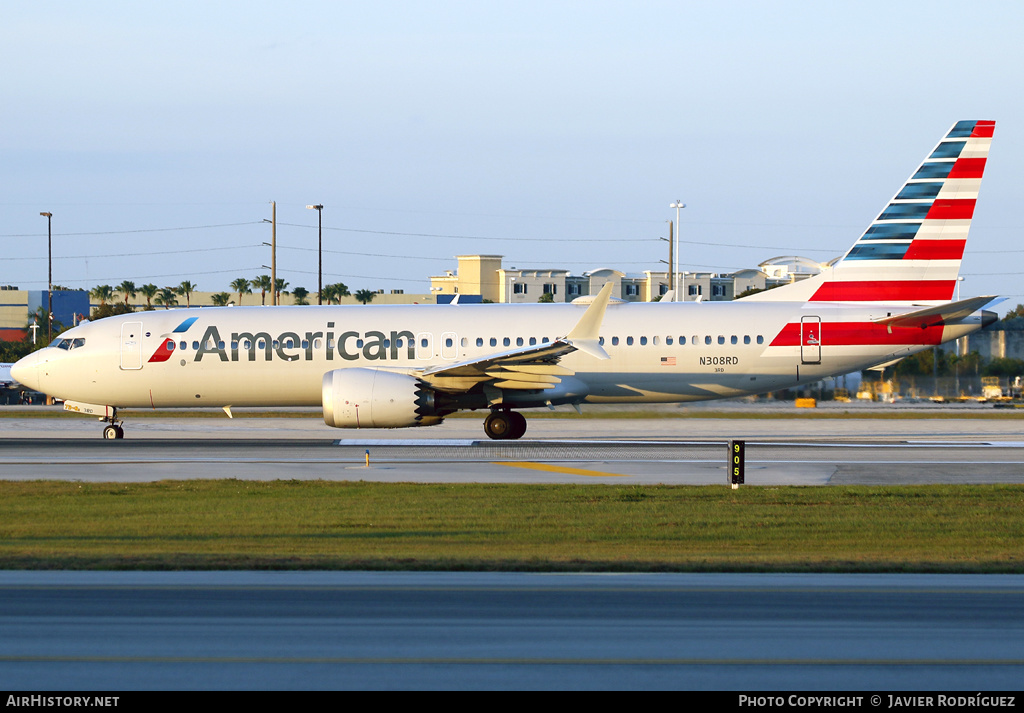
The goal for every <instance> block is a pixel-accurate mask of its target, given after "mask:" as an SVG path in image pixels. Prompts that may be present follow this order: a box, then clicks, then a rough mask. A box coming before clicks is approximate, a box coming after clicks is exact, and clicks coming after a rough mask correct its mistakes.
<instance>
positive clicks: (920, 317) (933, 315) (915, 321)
mask: <svg viewBox="0 0 1024 713" xmlns="http://www.w3.org/2000/svg"><path fill="white" fill-rule="evenodd" d="M995 299H997V298H996V297H994V296H991V295H990V296H988V297H971V298H970V299H966V300H960V301H959V302H947V303H946V304H944V305H938V306H936V307H928V308H926V309H919V310H916V311H914V312H907V313H906V314H898V315H895V316H892V317H882V318H881V319H876V320H875V322H876V323H878V324H884V325H887V326H888V327H890V328H891V327H920V328H921V329H924V328H925V327H935V326H938V325H941V324H951V323H955V322H959V321H960V320H961V319H963V318H964V317H967V316H968V315H971V314H974V313H975V312H977V311H978V310H979V309H982V308H984V307H985V306H987V305H988V304H989V303H990V302H992V300H995Z"/></svg>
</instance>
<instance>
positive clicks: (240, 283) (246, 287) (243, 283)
mask: <svg viewBox="0 0 1024 713" xmlns="http://www.w3.org/2000/svg"><path fill="white" fill-rule="evenodd" d="M231 289H232V290H234V291H235V292H237V293H238V306H239V307H241V306H242V295H251V294H252V286H251V285H250V284H249V280H248V279H246V278H244V277H239V278H238V279H237V280H235V281H234V282H232V283H231Z"/></svg>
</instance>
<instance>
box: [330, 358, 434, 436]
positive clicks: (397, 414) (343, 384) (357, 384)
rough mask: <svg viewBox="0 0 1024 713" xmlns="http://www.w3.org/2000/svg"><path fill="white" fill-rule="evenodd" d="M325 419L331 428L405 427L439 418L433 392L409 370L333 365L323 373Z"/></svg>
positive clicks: (427, 423)
mask: <svg viewBox="0 0 1024 713" xmlns="http://www.w3.org/2000/svg"><path fill="white" fill-rule="evenodd" d="M322 399H323V407H324V423H326V424H327V425H328V426H333V427H334V428H407V427H409V426H433V425H435V424H438V423H440V422H441V420H442V416H441V415H439V414H438V413H437V411H436V410H435V408H434V392H433V390H431V389H430V387H428V386H426V385H425V384H424V383H423V382H422V381H420V380H419V379H417V378H416V377H414V376H409V375H408V374H400V373H397V372H394V371H384V370H382V369H365V368H362V367H352V368H351V369H335V370H334V371H329V372H327V373H326V374H324V380H323V391H322Z"/></svg>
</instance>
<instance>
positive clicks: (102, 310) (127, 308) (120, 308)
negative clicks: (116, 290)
mask: <svg viewBox="0 0 1024 713" xmlns="http://www.w3.org/2000/svg"><path fill="white" fill-rule="evenodd" d="M134 311H135V308H134V307H132V306H131V305H128V304H123V303H121V302H118V303H117V304H109V305H100V306H99V307H94V308H93V310H92V313H91V314H90V315H89V319H90V320H92V321H94V322H95V321H96V320H97V319H103V318H105V317H113V316H114V315H117V314H131V313H132V312H134Z"/></svg>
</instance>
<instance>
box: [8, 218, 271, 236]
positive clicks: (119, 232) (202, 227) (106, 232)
mask: <svg viewBox="0 0 1024 713" xmlns="http://www.w3.org/2000/svg"><path fill="white" fill-rule="evenodd" d="M262 222H263V221H262V220H251V221H249V222H246V223H220V224H216V225H186V226H182V227H180V228H136V229H134V230H99V231H95V232H90V233H54V234H53V235H54V237H80V236H83V235H128V234H130V233H167V232H172V231H175V230H206V229H208V228H237V227H238V226H241V225H259V224H261V223H262ZM43 235H46V233H12V234H8V235H0V238H39V237H42V236H43Z"/></svg>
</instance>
